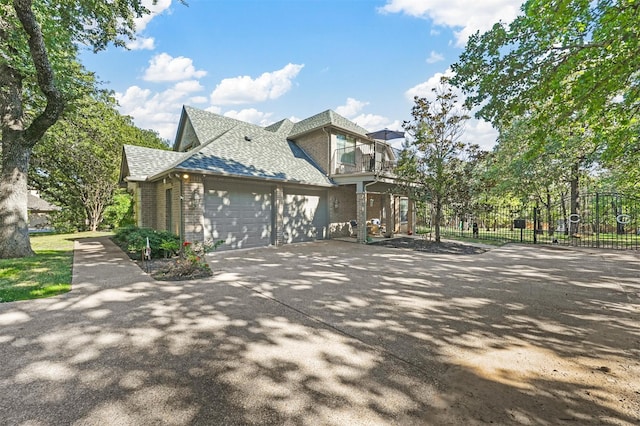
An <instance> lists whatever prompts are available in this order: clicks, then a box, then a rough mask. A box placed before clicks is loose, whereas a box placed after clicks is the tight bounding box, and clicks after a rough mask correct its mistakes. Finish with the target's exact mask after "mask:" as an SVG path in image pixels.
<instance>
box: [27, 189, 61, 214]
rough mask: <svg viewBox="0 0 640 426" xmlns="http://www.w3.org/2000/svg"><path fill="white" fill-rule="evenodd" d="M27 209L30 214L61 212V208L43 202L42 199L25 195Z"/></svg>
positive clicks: (29, 194)
mask: <svg viewBox="0 0 640 426" xmlns="http://www.w3.org/2000/svg"><path fill="white" fill-rule="evenodd" d="M27 209H28V210H29V211H31V212H34V213H35V212H54V211H58V210H62V208H61V207H58V206H56V205H53V204H51V203H50V202H48V201H46V200H43V199H42V198H40V197H38V196H36V195H33V194H31V193H27Z"/></svg>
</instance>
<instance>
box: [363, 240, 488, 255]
mask: <svg viewBox="0 0 640 426" xmlns="http://www.w3.org/2000/svg"><path fill="white" fill-rule="evenodd" d="M369 244H372V245H380V246H384V247H393V248H406V249H413V250H416V251H424V252H427V253H439V254H462V255H470V254H482V253H484V252H486V251H487V250H486V249H484V248H482V247H476V246H473V245H470V244H461V243H454V242H450V241H445V242H439V243H436V242H435V241H428V240H422V239H420V238H408V237H401V238H391V239H388V240H380V241H375V242H372V243H369Z"/></svg>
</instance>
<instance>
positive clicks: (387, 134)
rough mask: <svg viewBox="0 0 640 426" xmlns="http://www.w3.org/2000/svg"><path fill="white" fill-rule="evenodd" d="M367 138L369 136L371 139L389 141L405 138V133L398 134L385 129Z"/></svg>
mask: <svg viewBox="0 0 640 426" xmlns="http://www.w3.org/2000/svg"><path fill="white" fill-rule="evenodd" d="M367 136H369V137H370V138H371V139H378V140H383V141H388V140H391V139H400V138H404V132H397V131H395V130H389V129H383V130H378V131H376V132H371V133H367Z"/></svg>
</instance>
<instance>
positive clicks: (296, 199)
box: [282, 191, 328, 243]
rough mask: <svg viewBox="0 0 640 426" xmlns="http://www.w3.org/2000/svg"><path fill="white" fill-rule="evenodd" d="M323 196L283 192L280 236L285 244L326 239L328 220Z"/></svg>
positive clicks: (321, 194) (319, 194) (323, 194)
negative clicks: (281, 231) (282, 226)
mask: <svg viewBox="0 0 640 426" xmlns="http://www.w3.org/2000/svg"><path fill="white" fill-rule="evenodd" d="M325 194H326V193H304V194H303V193H294V192H287V191H285V194H284V218H283V225H284V229H283V234H282V235H283V241H284V242H285V243H298V242H303V241H313V240H316V239H317V240H322V239H324V238H326V237H325V236H326V233H327V226H328V219H327V206H326V195H325Z"/></svg>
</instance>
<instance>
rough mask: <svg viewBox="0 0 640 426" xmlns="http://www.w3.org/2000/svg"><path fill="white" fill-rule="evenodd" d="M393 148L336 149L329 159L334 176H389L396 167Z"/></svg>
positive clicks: (363, 146) (361, 146)
mask: <svg viewBox="0 0 640 426" xmlns="http://www.w3.org/2000/svg"><path fill="white" fill-rule="evenodd" d="M395 158H396V156H395V152H394V150H393V148H391V147H390V146H388V145H382V144H376V145H375V147H374V145H373V144H362V145H356V147H355V148H342V149H336V150H335V151H334V152H333V156H332V158H331V164H332V165H333V167H332V171H333V174H334V175H347V174H358V173H362V174H377V173H383V174H388V175H391V174H393V171H394V170H395V168H396V166H397V160H396V159H395Z"/></svg>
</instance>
